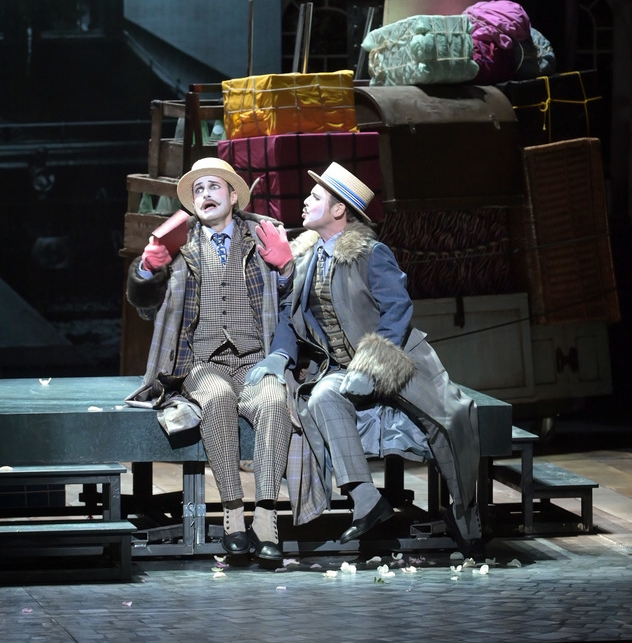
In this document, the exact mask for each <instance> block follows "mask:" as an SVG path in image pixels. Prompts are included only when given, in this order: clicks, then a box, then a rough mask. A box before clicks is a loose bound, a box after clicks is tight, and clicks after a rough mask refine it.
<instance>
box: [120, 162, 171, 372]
mask: <svg viewBox="0 0 632 643" xmlns="http://www.w3.org/2000/svg"><path fill="white" fill-rule="evenodd" d="M177 185H178V179H176V178H169V177H158V178H152V177H150V176H149V175H148V174H129V175H128V176H127V207H128V212H126V214H125V221H124V227H123V248H121V250H119V255H120V256H121V257H122V258H123V260H124V271H123V273H124V281H123V286H122V287H123V309H122V328H121V359H120V364H119V368H120V374H121V375H142V374H143V373H144V372H145V365H146V362H147V355H148V353H149V345H150V343H151V335H152V332H153V324H152V323H151V322H147V321H145V320H143V319H141V318H140V317H139V316H138V313H137V312H136V309H135V308H134V307H133V306H131V305H130V304H129V303H128V302H127V298H126V297H125V290H126V288H127V271H128V270H129V266H130V264H131V262H132V261H133V260H134V259H135V258H136V257H138V256H139V255H141V254H142V252H143V249H144V247H145V246H146V245H147V242H148V241H149V236H150V235H151V233H152V231H153V230H155V229H156V228H157V227H158V226H159V225H160V224H161V223H163V222H164V221H165V220H166V219H167V217H168V216H169V215H170V214H171V213H172V211H175V210H177V209H178V207H179V201H178V200H177V193H176V186H177ZM160 197H164V199H166V200H167V201H168V203H171V204H172V205H171V207H170V208H168V209H167V210H166V211H164V212H160V213H159V212H155V211H154V212H140V211H139V210H140V209H141V205H143V204H144V205H147V203H148V201H151V203H153V204H154V205H155V206H158V202H159V199H160Z"/></svg>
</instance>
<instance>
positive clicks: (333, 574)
mask: <svg viewBox="0 0 632 643" xmlns="http://www.w3.org/2000/svg"><path fill="white" fill-rule="evenodd" d="M337 575H338V572H337V571H336V570H335V569H328V570H327V571H326V572H325V573H324V574H323V576H324V577H325V578H336V576H337Z"/></svg>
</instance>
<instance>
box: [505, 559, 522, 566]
mask: <svg viewBox="0 0 632 643" xmlns="http://www.w3.org/2000/svg"><path fill="white" fill-rule="evenodd" d="M507 567H522V563H521V562H520V561H519V560H518V559H517V558H514V559H513V560H510V561H509V562H508V563H507Z"/></svg>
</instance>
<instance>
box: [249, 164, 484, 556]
mask: <svg viewBox="0 0 632 643" xmlns="http://www.w3.org/2000/svg"><path fill="white" fill-rule="evenodd" d="M309 174H310V176H311V177H312V178H313V179H314V181H315V182H316V185H315V186H314V188H313V189H312V191H311V194H310V195H309V196H308V197H307V198H306V199H305V202H304V203H305V207H304V208H303V225H304V227H305V228H306V229H307V232H304V233H303V234H301V235H300V236H299V237H298V238H297V239H296V240H295V241H294V242H292V250H293V254H294V257H295V269H294V281H293V291H292V294H291V295H289V296H288V297H287V298H286V299H285V300H284V302H283V303H282V307H281V311H280V319H279V324H278V326H277V330H276V332H275V336H274V340H273V342H272V347H271V351H272V352H271V353H270V355H269V356H268V357H266V358H265V359H264V360H263V361H262V362H261V363H260V364H258V365H257V366H255V367H254V369H253V370H252V371H251V372H250V373H249V374H248V376H247V378H246V382H247V383H250V384H256V383H257V382H259V381H261V380H263V381H265V379H268V378H267V377H265V376H266V375H276V376H277V377H280V376H282V375H283V369H284V368H285V367H286V365H287V367H288V373H286V376H288V377H289V369H294V372H295V373H296V379H297V385H296V389H295V396H294V399H295V402H296V411H297V412H298V414H299V417H300V420H301V425H302V428H303V434H302V436H300V435H294V436H293V438H292V445H291V447H290V457H289V460H288V486H289V490H290V495H291V500H292V506H293V511H294V519H295V522H296V523H297V524H302V523H304V522H308V521H310V520H312V519H313V518H315V517H316V516H318V515H319V514H320V513H321V512H322V511H323V510H324V509H326V508H329V507H330V506H331V505H330V499H331V484H332V482H331V473H332V471H333V474H334V475H335V478H336V483H337V485H338V486H340V487H341V488H342V490H343V492H345V493H348V494H349V495H350V497H351V499H352V501H353V520H352V523H351V526H350V527H349V528H348V529H347V530H346V531H345V532H344V533H343V534H342V535H341V536H340V542H341V543H343V544H344V543H346V542H349V541H351V540H354V539H357V538H360V537H362V536H363V535H364V534H365V533H366V532H368V531H370V530H371V529H373V528H374V527H376V526H377V525H379V524H380V523H382V522H384V521H387V520H388V519H390V518H391V517H392V516H393V515H394V512H393V508H392V507H391V505H390V504H389V502H388V501H387V500H386V499H385V498H384V497H382V496H381V495H380V493H379V491H378V490H377V489H376V487H375V485H374V484H373V481H372V477H371V472H370V469H369V465H368V462H367V459H366V456H367V454H368V455H373V456H384V455H387V454H389V453H399V454H401V455H404V457H408V458H412V459H417V460H421V459H427V460H429V461H431V462H433V463H434V464H435V466H436V467H437V468H438V469H439V471H440V472H441V474H442V475H443V477H444V478H445V480H446V483H447V486H448V490H449V492H450V494H451V496H452V499H453V502H452V504H451V506H450V507H449V509H448V510H447V511H446V516H445V520H446V524H447V526H448V529H449V530H450V532H451V535H452V536H453V537H454V538H455V540H456V541H457V544H458V545H459V548H460V549H461V550H462V553H463V554H464V555H466V556H468V557H469V556H470V555H482V549H483V548H482V540H481V527H480V520H479V516H478V508H477V505H476V504H475V488H476V479H477V471H478V463H479V451H480V450H479V439H478V428H477V415H476V407H475V404H474V402H473V401H472V400H471V399H470V398H468V397H467V396H465V395H464V394H463V393H462V392H461V390H460V389H459V388H458V387H457V386H456V385H455V384H453V383H452V382H451V381H450V379H449V377H448V375H447V373H446V372H445V369H444V368H443V366H442V365H441V362H440V361H439V359H438V357H437V355H436V353H435V352H434V350H433V349H432V348H431V347H430V345H429V344H428V342H427V341H426V340H425V334H424V333H422V332H421V331H419V330H417V329H415V328H411V318H412V309H413V307H412V301H411V299H410V297H409V295H408V292H407V290H406V275H405V274H404V273H403V272H402V271H401V270H400V269H399V267H398V265H397V262H396V260H395V257H394V255H393V253H392V252H391V250H390V249H389V248H388V247H387V246H385V245H384V244H383V243H380V242H379V241H377V239H376V235H375V233H374V231H373V229H372V227H371V220H370V219H369V217H368V216H367V215H366V213H365V211H366V208H367V206H368V205H369V203H370V201H371V199H372V198H373V196H374V195H373V192H372V191H371V190H370V189H369V188H368V187H367V186H366V185H365V184H364V183H363V182H362V181H360V180H358V178H357V177H356V176H354V175H353V174H351V173H350V172H349V171H347V170H346V169H345V168H343V167H342V166H340V165H339V164H337V163H332V164H331V165H330V166H329V167H328V168H327V169H326V171H325V172H324V173H323V174H322V175H320V176H319V175H317V174H315V173H314V172H311V171H310V172H309ZM299 371H300V372H299ZM404 410H405V411H406V412H405V413H404V412H403V411H404ZM298 463H300V464H298ZM314 470H315V471H316V473H317V475H314Z"/></svg>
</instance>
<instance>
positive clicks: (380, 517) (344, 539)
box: [340, 497, 395, 545]
mask: <svg viewBox="0 0 632 643" xmlns="http://www.w3.org/2000/svg"><path fill="white" fill-rule="evenodd" d="M394 515H395V512H394V511H393V508H392V507H391V505H390V504H389V503H388V500H386V498H384V497H380V499H379V500H378V501H377V502H376V503H375V505H374V507H373V509H371V511H369V513H368V514H367V515H366V516H364V517H363V518H358V519H357V520H354V521H353V522H352V523H351V527H349V529H347V531H345V532H344V534H342V536H340V544H341V545H344V544H345V543H348V542H349V541H350V540H355V539H356V538H359V537H360V536H361V535H362V534H365V533H366V532H367V531H369V530H370V529H373V527H375V526H376V525H379V524H380V523H381V522H384V521H386V520H388V519H389V518H392V517H393V516H394Z"/></svg>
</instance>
